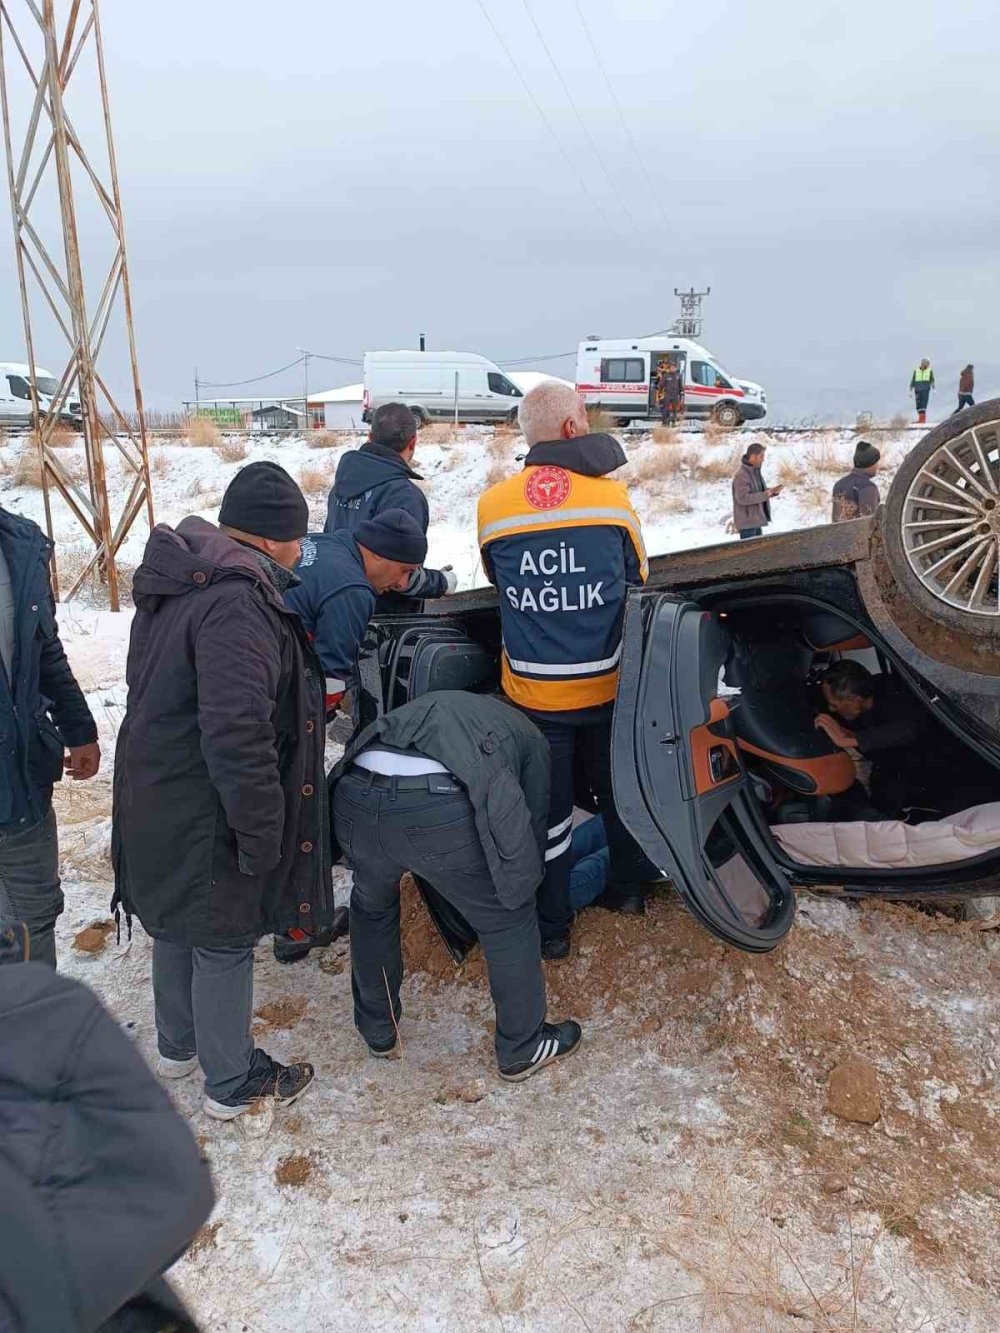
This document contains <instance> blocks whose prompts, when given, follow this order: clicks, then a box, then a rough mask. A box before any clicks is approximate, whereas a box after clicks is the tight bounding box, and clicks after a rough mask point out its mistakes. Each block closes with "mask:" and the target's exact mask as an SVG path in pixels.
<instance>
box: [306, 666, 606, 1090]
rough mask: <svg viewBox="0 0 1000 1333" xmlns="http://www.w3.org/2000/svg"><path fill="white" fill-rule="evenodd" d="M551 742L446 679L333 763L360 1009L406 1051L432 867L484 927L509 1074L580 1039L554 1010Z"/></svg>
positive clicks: (515, 1076)
mask: <svg viewBox="0 0 1000 1333" xmlns="http://www.w3.org/2000/svg"><path fill="white" fill-rule="evenodd" d="M549 763H550V761H549V747H548V743H547V742H546V740H545V738H544V737H543V736H542V734H541V732H540V731H539V730H538V728H537V727H536V726H535V725H534V723H533V722H530V721H529V720H528V718H526V717H525V716H524V715H523V714H522V713H519V712H518V711H517V710H516V709H514V708H512V707H510V706H509V705H508V704H505V703H501V702H500V701H499V700H497V699H489V698H484V697H483V696H481V695H475V694H464V693H462V692H461V691H457V690H440V691H436V692H433V693H431V694H425V695H422V696H421V697H420V698H418V699H413V700H411V702H410V703H408V704H404V705H403V706H402V707H401V708H397V709H394V710H393V711H392V712H391V713H386V714H385V715H384V716H382V717H380V718H378V719H377V720H376V721H375V722H373V723H372V724H371V725H370V726H368V727H366V728H365V729H364V731H362V732H361V734H360V735H359V736H358V737H357V738H356V739H355V740H354V741H353V742H352V743H351V745H350V746H349V747H348V749H347V752H346V753H345V755H344V757H343V759H342V760H341V762H340V763H339V764H338V765H337V767H336V768H335V769H334V771H333V773H332V774H331V779H330V780H331V786H332V790H333V810H334V829H335V834H336V840H337V843H338V844H339V846H340V848H341V849H342V851H343V853H344V856H345V858H346V860H347V863H348V865H349V866H350V867H351V869H352V870H353V871H354V885H353V888H352V889H351V969H352V989H353V992H354V1021H355V1023H356V1024H357V1027H358V1031H359V1032H360V1033H361V1035H362V1036H363V1037H364V1039H365V1041H366V1042H367V1044H368V1049H369V1050H370V1051H371V1053H372V1055H374V1056H379V1057H385V1056H389V1055H391V1054H392V1052H393V1051H394V1050H395V1048H396V1043H397V1025H398V1023H399V1019H400V1017H401V1016H402V1006H401V1005H400V1001H399V989H400V985H401V984H402V980H403V960H402V953H401V949H400V939H399V881H400V877H401V875H402V874H403V872H404V871H407V870H409V871H412V872H413V874H415V875H419V876H420V877H421V878H423V879H425V880H427V881H428V882H429V883H430V884H431V885H432V887H433V888H434V889H435V890H436V891H437V893H438V894H440V895H441V897H442V898H444V899H445V901H446V902H447V903H448V904H450V906H451V907H452V908H454V909H455V910H457V911H458V912H459V913H460V914H461V916H462V917H463V918H464V920H465V923H467V924H468V926H469V927H471V929H472V931H474V932H475V934H476V935H478V937H479V942H480V944H481V945H482V949H483V953H484V955H485V957H486V967H487V970H488V972H489V979H490V992H491V994H492V996H493V1002H494V1004H495V1005H496V1017H497V1023H496V1053H497V1063H498V1065H499V1067H500V1076H501V1078H504V1079H506V1080H508V1081H509V1082H519V1081H521V1080H522V1079H526V1078H529V1077H530V1076H531V1075H532V1074H536V1073H537V1072H538V1071H539V1070H540V1069H543V1068H544V1067H545V1065H547V1064H550V1063H551V1062H552V1061H553V1060H556V1059H559V1058H560V1057H561V1056H564V1055H568V1054H569V1053H570V1052H571V1051H573V1050H575V1049H576V1047H577V1046H578V1044H579V1042H580V1037H581V1033H580V1027H579V1024H577V1023H574V1022H573V1021H572V1020H567V1021H565V1022H562V1023H547V1022H546V1021H545V978H544V976H543V974H542V952H541V949H542V945H541V936H540V934H539V929H538V915H537V912H536V910H535V892H536V890H537V888H538V885H539V884H540V883H541V881H542V877H543V875H544V872H545V861H544V855H545V847H546V841H547V826H548V810H549Z"/></svg>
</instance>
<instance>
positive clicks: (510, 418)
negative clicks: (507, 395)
mask: <svg viewBox="0 0 1000 1333" xmlns="http://www.w3.org/2000/svg"><path fill="white" fill-rule="evenodd" d="M507 425H508V426H516V425H517V408H516V407H512V408H511V409H510V411H509V412H508V413H507Z"/></svg>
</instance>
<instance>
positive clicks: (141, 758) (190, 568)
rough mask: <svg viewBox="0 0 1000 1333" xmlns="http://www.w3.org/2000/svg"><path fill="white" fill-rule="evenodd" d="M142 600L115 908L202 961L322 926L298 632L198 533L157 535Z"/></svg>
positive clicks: (183, 528)
mask: <svg viewBox="0 0 1000 1333" xmlns="http://www.w3.org/2000/svg"><path fill="white" fill-rule="evenodd" d="M133 595H134V598H135V605H136V615H135V622H134V624H133V627H132V638H131V643H130V645H129V655H128V668H127V680H128V689H129V694H128V705H127V709H126V714H125V721H124V723H123V724H122V729H121V732H120V733H119V737H118V749H117V753H116V758H115V782H114V837H113V839H112V850H113V856H114V864H115V880H116V902H118V901H120V902H121V903H122V905H123V906H124V907H125V909H126V911H128V912H134V913H135V914H136V915H137V916H138V917H139V920H140V921H141V922H142V924H143V926H144V927H145V929H146V931H147V932H148V933H149V934H150V935H153V936H154V937H156V936H160V937H162V938H164V939H169V940H172V941H174V942H177V943H182V944H189V945H192V946H203V947H211V946H213V945H215V946H233V947H235V946H240V945H246V944H251V943H253V942H254V941H255V940H257V939H259V938H260V936H261V935H266V934H269V933H271V932H278V933H280V932H284V931H287V930H289V929H290V928H291V927H293V926H298V927H302V928H309V927H310V926H317V927H322V926H323V925H325V924H328V923H329V920H330V917H331V915H332V912H333V893H332V886H331V877H330V859H329V857H330V851H329V836H328V819H327V813H326V810H327V805H326V800H325V789H326V788H325V776H324V764H323V755H324V744H325V729H324V698H323V671H322V667H321V666H320V663H319V660H318V658H317V657H316V655H315V652H314V651H313V648H312V646H311V645H310V643H309V640H308V638H307V636H306V633H305V631H304V629H303V628H302V625H301V622H300V621H299V618H298V616H297V615H295V613H294V612H293V611H291V610H290V609H288V608H287V607H286V606H285V605H284V604H283V602H282V600H281V598H280V596H279V595H278V593H277V591H276V589H275V587H274V584H273V583H272V582H271V579H270V578H269V577H268V575H267V573H266V572H265V569H264V567H263V566H262V564H261V562H260V561H259V560H258V558H257V556H256V555H255V553H254V552H253V551H251V550H250V549H249V548H248V547H245V546H242V545H240V544H239V543H238V542H236V541H233V540H232V539H231V538H230V537H227V536H226V535H225V534H224V533H222V532H220V531H219V530H218V529H217V528H215V527H213V526H212V525H211V524H210V523H206V522H205V521H204V520H203V519H200V518H186V519H184V521H183V522H182V523H181V524H180V525H179V526H178V528H177V529H176V531H174V530H172V529H171V528H168V527H166V526H165V525H162V524H161V525H159V526H158V527H156V528H155V529H154V530H153V533H152V536H151V537H150V539H149V543H148V545H147V547H146V552H145V555H144V557H143V561H142V564H141V565H140V566H139V568H138V569H137V570H136V574H135V578H134V580H133Z"/></svg>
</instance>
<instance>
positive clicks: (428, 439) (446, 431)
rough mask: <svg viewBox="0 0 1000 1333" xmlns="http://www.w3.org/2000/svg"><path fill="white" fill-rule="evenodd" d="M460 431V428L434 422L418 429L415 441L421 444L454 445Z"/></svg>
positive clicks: (441, 422) (442, 422)
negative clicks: (418, 432)
mask: <svg viewBox="0 0 1000 1333" xmlns="http://www.w3.org/2000/svg"><path fill="white" fill-rule="evenodd" d="M460 430H461V427H460V426H459V427H456V426H454V425H451V426H449V425H448V424H447V423H446V422H444V421H434V422H431V423H428V425H426V426H421V427H420V434H419V435H418V436H417V439H418V440H419V442H420V443H421V444H454V443H455V441H456V439H457V434H458V431H460Z"/></svg>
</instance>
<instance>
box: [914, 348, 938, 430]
mask: <svg viewBox="0 0 1000 1333" xmlns="http://www.w3.org/2000/svg"><path fill="white" fill-rule="evenodd" d="M910 388H911V389H912V390H913V399H914V402H915V403H916V407H917V421H918V422H919V423H920V425H921V426H923V425H924V424H925V422H926V421H927V402H928V400H929V398H930V396H931V390H932V389H933V388H934V371H933V370H931V363H930V362H929V361H928V360H927V358H926V356H925V357H924V358H923V360H922V361H921V362H920V365H919V366H917V368H916V370H915V371H914V372H913V374H912V375H911V377H910Z"/></svg>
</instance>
